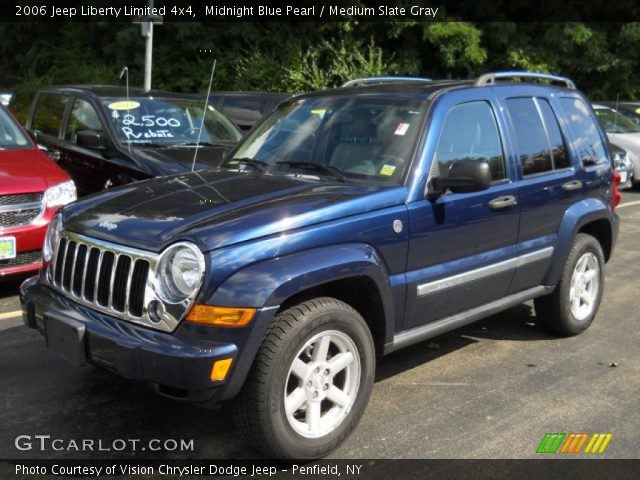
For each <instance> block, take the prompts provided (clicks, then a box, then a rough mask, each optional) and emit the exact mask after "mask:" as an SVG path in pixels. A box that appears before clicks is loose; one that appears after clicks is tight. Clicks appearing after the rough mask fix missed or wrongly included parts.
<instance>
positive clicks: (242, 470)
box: [0, 459, 640, 480]
mask: <svg viewBox="0 0 640 480" xmlns="http://www.w3.org/2000/svg"><path fill="white" fill-rule="evenodd" d="M638 472H640V460H593V459H584V460H569V459H563V460H560V459H540V460H537V459H535V460H533V459H532V460H368V459H362V460H319V461H315V462H309V463H285V462H274V461H265V460H255V461H254V460H238V461H229V460H201V459H198V460H147V459H145V460H143V459H140V460H135V459H131V460H15V459H13V460H0V478H2V479H3V480H9V479H49V478H52V479H53V478H55V479H60V478H119V477H121V478H127V479H128V478H139V479H157V478H164V479H195V478H200V479H202V478H215V479H217V478H238V479H252V480H258V479H272V480H285V479H298V478H304V479H335V478H338V477H342V478H349V479H366V480H378V479H379V480H393V479H401V480H413V479H416V480H417V479H420V480H430V479H433V480H436V479H437V480H449V479H451V480H484V479H487V480H489V479H491V480H496V479H502V478H504V479H519V480H524V479H559V478H561V479H562V480H574V479H575V480H578V479H579V480H584V479H589V480H605V479H606V480H627V479H628V480H636V479H637V478H638Z"/></svg>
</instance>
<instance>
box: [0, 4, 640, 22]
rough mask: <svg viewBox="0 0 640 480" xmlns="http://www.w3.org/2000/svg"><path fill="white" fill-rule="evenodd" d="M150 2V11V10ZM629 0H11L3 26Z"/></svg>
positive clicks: (591, 17)
mask: <svg viewBox="0 0 640 480" xmlns="http://www.w3.org/2000/svg"><path fill="white" fill-rule="evenodd" d="M151 4H153V6H151ZM637 20H640V2H637V1H634V0H619V1H616V2H610V1H605V0H592V1H588V2H587V1H584V0H567V1H564V2H558V1H556V0H542V1H537V2H531V1H528V0H444V1H443V0H426V1H425V0H382V1H369V0H367V1H357V0H326V1H325V0H319V1H318V0H315V1H314V0H311V1H309V0H296V1H293V0H290V1H289V2H287V1H285V2H282V1H272V0H254V1H251V0H244V1H242V0H208V1H207V0H202V1H201V0H155V1H154V2H148V1H145V0H124V1H122V0H117V1H113V0H106V1H105V0H100V1H94V0H80V1H74V0H14V1H13V2H6V3H4V4H3V5H2V7H0V21H5V22H131V21H153V22H155V23H164V22H238V21H242V22H247V21H251V22H263V21H269V22H273V21H286V22H345V21H358V22H444V21H468V22H487V21H515V22H570V21H581V22H630V21H637Z"/></svg>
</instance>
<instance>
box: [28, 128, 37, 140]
mask: <svg viewBox="0 0 640 480" xmlns="http://www.w3.org/2000/svg"><path fill="white" fill-rule="evenodd" d="M27 133H28V134H29V136H30V137H31V140H33V143H38V131H37V130H31V129H28V130H27Z"/></svg>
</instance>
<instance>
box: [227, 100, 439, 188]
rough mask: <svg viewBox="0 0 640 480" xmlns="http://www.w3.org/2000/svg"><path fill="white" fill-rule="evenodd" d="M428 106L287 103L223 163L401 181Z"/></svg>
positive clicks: (379, 102) (406, 102)
mask: <svg viewBox="0 0 640 480" xmlns="http://www.w3.org/2000/svg"><path fill="white" fill-rule="evenodd" d="M425 110H426V105H425V104H424V103H421V102H416V101H413V100H411V99H407V98H403V97H396V98H393V99H384V98H376V97H373V96H361V97H355V98H354V97H353V96H349V97H348V96H338V97H318V98H314V97H311V98H302V99H298V100H294V101H292V102H289V103H285V104H283V105H282V106H281V107H280V108H279V109H278V110H276V112H274V113H273V114H272V115H271V116H270V117H268V118H267V120H265V122H264V123H262V124H261V125H260V126H259V127H258V128H257V129H256V130H255V131H254V132H253V133H251V134H250V135H249V136H248V137H247V138H246V139H245V140H244V141H243V142H242V143H241V145H240V146H239V147H238V148H237V149H236V151H235V153H234V154H233V156H232V157H231V158H229V159H228V160H227V161H226V162H225V163H224V164H223V167H227V168H229V167H231V168H233V167H235V166H238V167H239V166H240V165H244V164H247V163H249V164H251V162H253V164H254V165H255V164H256V162H257V163H259V164H260V165H262V166H264V167H266V168H268V169H269V171H271V172H273V171H277V170H280V171H281V170H284V171H285V172H287V173H292V172H294V173H295V174H297V175H301V174H304V175H307V176H317V175H323V176H334V177H338V178H340V179H341V180H342V181H345V179H346V180H349V181H351V180H358V179H360V180H366V181H372V180H373V181H376V182H378V181H382V182H386V183H389V182H391V183H400V182H401V181H402V179H403V176H404V172H405V171H406V169H407V168H408V166H409V163H410V161H411V157H412V155H413V152H414V149H415V144H416V141H417V139H418V136H419V133H420V127H421V125H422V119H423V117H424V112H425Z"/></svg>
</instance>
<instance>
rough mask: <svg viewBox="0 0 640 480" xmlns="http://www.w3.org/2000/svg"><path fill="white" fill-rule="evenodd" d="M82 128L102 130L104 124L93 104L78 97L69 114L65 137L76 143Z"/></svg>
mask: <svg viewBox="0 0 640 480" xmlns="http://www.w3.org/2000/svg"><path fill="white" fill-rule="evenodd" d="M80 130H94V131H96V132H102V124H101V123H100V118H98V114H97V113H96V111H95V109H94V108H93V107H92V106H91V104H90V103H89V102H87V101H86V100H82V99H80V98H78V99H77V100H76V101H75V102H74V103H73V110H71V115H69V121H68V122H67V131H66V132H65V135H64V138H65V139H66V140H68V141H70V142H73V143H75V141H76V133H78V132H79V131H80Z"/></svg>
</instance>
